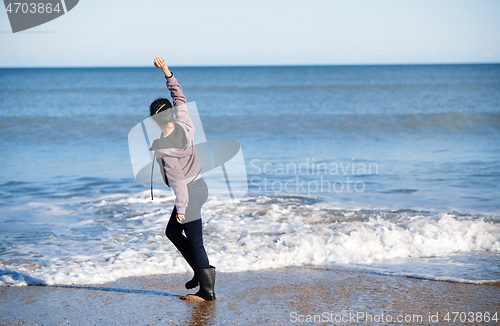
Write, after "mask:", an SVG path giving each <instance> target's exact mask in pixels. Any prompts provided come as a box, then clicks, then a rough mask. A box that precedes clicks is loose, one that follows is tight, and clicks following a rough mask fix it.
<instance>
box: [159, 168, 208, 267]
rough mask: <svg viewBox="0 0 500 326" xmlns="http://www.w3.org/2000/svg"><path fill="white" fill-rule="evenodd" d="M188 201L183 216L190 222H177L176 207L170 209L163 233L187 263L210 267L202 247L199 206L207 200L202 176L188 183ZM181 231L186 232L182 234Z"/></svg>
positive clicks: (194, 265) (205, 186)
mask: <svg viewBox="0 0 500 326" xmlns="http://www.w3.org/2000/svg"><path fill="white" fill-rule="evenodd" d="M188 193H189V202H188V207H187V208H186V214H184V215H185V218H186V220H189V221H191V222H187V223H185V224H181V223H179V222H177V220H176V215H177V207H174V209H173V210H172V215H170V220H169V221H168V224H167V229H166V230H165V234H166V236H167V237H168V239H169V240H170V241H172V243H173V244H174V246H175V247H176V248H177V249H179V251H180V252H181V254H182V256H184V258H185V259H186V261H187V262H188V264H189V265H190V266H191V268H193V270H194V269H195V267H198V268H210V264H209V262H208V257H207V253H206V251H205V248H204V247H203V230H202V224H201V206H203V204H204V203H205V202H206V201H207V198H208V187H207V184H206V183H205V180H204V179H203V178H200V179H198V180H195V181H193V182H191V183H190V184H188ZM182 231H184V233H185V234H186V235H185V236H184V235H183V234H182Z"/></svg>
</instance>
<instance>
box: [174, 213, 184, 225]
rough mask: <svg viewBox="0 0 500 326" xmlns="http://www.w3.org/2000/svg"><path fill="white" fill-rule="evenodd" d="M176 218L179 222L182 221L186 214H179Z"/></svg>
mask: <svg viewBox="0 0 500 326" xmlns="http://www.w3.org/2000/svg"><path fill="white" fill-rule="evenodd" d="M176 219H177V222H178V223H181V221H182V220H183V219H184V214H177V216H176Z"/></svg>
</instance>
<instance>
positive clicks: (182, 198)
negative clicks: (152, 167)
mask: <svg viewBox="0 0 500 326" xmlns="http://www.w3.org/2000/svg"><path fill="white" fill-rule="evenodd" d="M167 88H168V89H169V90H170V96H171V97H172V100H173V105H174V107H173V110H174V114H175V117H176V118H175V120H174V123H175V124H177V125H178V126H180V127H181V128H182V130H183V131H184V134H185V136H186V140H187V143H186V145H185V146H184V147H183V148H180V149H179V148H175V147H170V148H164V146H162V142H161V139H162V137H163V133H162V134H161V136H160V138H159V139H156V140H155V141H154V142H153V144H152V146H151V148H150V149H149V150H150V151H152V150H154V151H155V159H156V161H157V162H158V164H159V165H160V167H162V168H161V174H162V177H163V181H165V183H166V184H167V186H169V187H170V188H172V190H173V191H174V194H175V206H176V207H177V213H178V214H185V212H186V207H187V206H188V202H189V194H188V188H187V184H188V183H190V182H191V181H193V180H194V179H195V178H196V176H197V175H198V173H199V172H200V171H201V169H202V166H201V164H200V159H199V158H198V155H197V154H196V149H195V147H194V125H193V121H192V120H191V116H190V115H189V113H188V111H187V104H186V97H185V96H184V94H183V93H182V88H181V85H179V83H178V82H177V79H176V78H175V77H174V76H173V75H172V76H171V77H168V78H167Z"/></svg>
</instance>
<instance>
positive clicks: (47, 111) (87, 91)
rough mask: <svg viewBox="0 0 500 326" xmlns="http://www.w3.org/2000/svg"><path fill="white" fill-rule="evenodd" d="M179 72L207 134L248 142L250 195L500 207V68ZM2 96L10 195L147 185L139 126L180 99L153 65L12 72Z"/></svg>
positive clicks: (2, 80) (5, 193) (2, 81)
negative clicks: (162, 100) (132, 139)
mask: <svg viewBox="0 0 500 326" xmlns="http://www.w3.org/2000/svg"><path fill="white" fill-rule="evenodd" d="M173 71H175V74H176V76H177V77H178V80H179V82H180V83H181V85H182V86H183V89H184V92H185V95H186V96H187V98H188V101H195V102H196V104H197V108H198V111H199V112H200V116H201V119H202V123H203V126H204V129H205V133H206V135H207V138H209V139H210V138H228V139H234V140H237V141H238V142H240V144H241V145H242V150H243V153H244V157H245V161H246V164H247V172H248V179H249V182H250V192H253V193H259V192H260V193H267V194H270V193H277V192H281V193H291V192H297V191H298V192H300V193H304V192H305V193H306V194H307V193H309V194H315V195H318V196H319V195H321V196H327V197H330V198H332V199H333V200H337V201H341V202H355V203H357V204H361V205H363V204H365V205H366V206H373V205H382V206H386V207H397V208H409V207H427V208H438V209H441V208H444V209H458V210H466V211H471V210H472V211H476V210H477V211H481V212H486V213H487V212H490V213H495V212H496V213H497V212H498V210H499V208H500V201H499V193H500V192H499V190H500V186H499V181H500V163H499V162H500V146H499V145H498V144H499V143H500V142H499V140H500V91H499V90H500V65H413V66H317V67H316V66H313V67H210V68H208V67H207V68H173ZM0 93H1V95H0V114H1V124H0V140H1V146H2V148H1V149H2V156H1V162H2V169H1V172H0V183H1V186H0V192H1V193H0V194H1V195H0V200H2V201H3V202H4V203H8V202H10V201H12V200H30V198H31V196H37V197H38V196H46V197H48V198H50V197H59V196H74V195H88V194H91V193H92V191H93V190H96V189H98V190H99V191H101V192H104V193H106V192H107V191H110V192H113V191H118V192H128V191H131V190H132V191H135V190H136V189H137V185H136V184H135V182H134V179H133V174H132V169H131V165H130V162H129V161H130V160H129V154H128V146H127V134H128V132H129V130H130V129H131V128H132V127H133V126H134V125H135V124H136V123H138V122H140V121H141V120H142V119H144V118H145V117H147V112H148V105H149V103H150V102H151V101H152V100H154V99H155V98H157V97H160V96H168V93H167V91H166V88H165V85H164V78H163V76H162V75H161V72H159V71H158V70H156V69H154V68H123V69H120V68H96V69H92V68H81V69H2V70H0ZM315 163H316V164H320V165H319V166H318V168H317V169H315V166H314V164H315ZM321 163H322V164H321ZM300 164H302V173H300V172H298V171H297V170H293V169H292V168H293V167H294V166H295V168H298V167H299V165H300ZM348 164H349V165H348ZM286 166H288V167H289V169H288V170H285V171H284V170H283V167H286ZM369 166H371V167H372V169H371V170H370V171H368V170H367V168H368V167H369ZM264 167H265V168H266V169H265V171H266V172H264ZM353 167H354V169H353ZM358 172H359V173H358ZM321 177H323V178H321ZM297 178H298V179H297ZM347 178H349V180H347ZM287 181H289V183H288V185H289V187H288V188H287V189H288V190H285V189H284V184H285V183H286V182H287ZM303 181H304V182H306V184H307V182H309V183H310V184H309V186H306V188H304V187H297V186H296V183H298V184H300V183H301V182H303ZM356 181H359V182H358V184H357V188H356V189H354V188H353V186H354V183H355V182H356ZM273 182H274V188H273V187H270V186H271V185H272V184H273ZM321 182H323V183H324V182H329V183H330V186H329V189H326V186H327V184H326V183H325V184H324V185H325V187H324V188H323V189H319V190H315V183H317V184H318V185H319V184H320V183H321ZM335 182H336V184H335ZM351 182H353V183H352V184H351ZM111 185H112V186H111ZM334 185H335V188H333V186H334ZM293 186H295V187H293ZM348 187H349V189H348ZM292 189H294V190H293V191H289V190H292ZM349 190H351V192H349ZM356 190H357V191H356ZM360 190H363V191H362V192H358V191H360Z"/></svg>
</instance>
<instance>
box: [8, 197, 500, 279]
mask: <svg viewBox="0 0 500 326" xmlns="http://www.w3.org/2000/svg"><path fill="white" fill-rule="evenodd" d="M173 200H174V198H173V197H172V196H171V192H168V191H161V190H158V191H156V192H155V200H154V201H153V202H152V201H151V200H150V198H149V192H148V191H145V192H141V193H138V194H135V195H132V196H130V195H123V194H115V195H111V196H102V197H99V198H80V199H75V200H72V201H68V202H60V203H51V204H45V203H30V204H27V205H26V206H24V207H15V208H12V209H10V210H5V211H4V213H6V216H10V219H9V218H6V219H5V223H4V225H6V226H7V228H6V229H5V230H4V231H3V232H1V233H0V236H1V237H2V242H3V243H4V250H3V253H2V259H1V260H2V261H1V264H0V285H28V284H99V283H105V282H109V281H113V280H116V279H118V278H121V277H128V276H138V275H152V274H165V273H177V272H188V271H189V270H190V268H189V266H188V265H187V264H186V263H185V261H184V260H183V258H182V257H181V256H180V254H179V253H178V252H177V250H176V249H175V248H174V246H173V245H172V244H171V243H170V242H169V241H168V239H166V237H165V236H164V234H163V232H164V228H165V225H166V224H167V222H168V219H169V216H170V211H171V209H172V207H173ZM23 209H24V210H25V212H26V213H25V214H24V216H20V214H19V212H20V211H22V210H23ZM203 222H204V242H205V247H206V250H207V253H208V256H209V259H210V263H211V264H212V265H214V266H216V267H217V269H218V271H220V272H237V271H247V270H259V269H266V268H279V267H286V266H301V265H312V266H320V267H329V266H346V267H349V268H360V269H364V270H371V271H374V272H379V273H385V274H390V275H404V276H411V277H423V278H428V279H446V280H453V281H461V282H476V283H478V282H484V281H498V280H499V279H500V262H498V257H499V254H500V225H499V223H498V220H497V219H496V218H490V219H489V220H486V219H485V218H484V217H477V216H476V217H474V216H471V215H467V216H457V215H453V214H451V213H433V212H419V211H388V210H368V211H365V210H362V209H361V208H358V209H341V208H339V205H338V203H337V204H334V203H328V202H322V201H314V200H312V199H310V198H306V197H277V198H276V197H265V196H261V197H249V198H245V199H244V200H242V201H237V200H235V201H227V200H225V201H222V200H219V199H217V198H214V197H210V198H209V200H208V202H207V203H206V204H205V205H204V207H203ZM9 225H10V227H9ZM21 226H22V229H20V227H21ZM474 252H477V253H484V254H485V255H491V257H496V258H495V259H497V263H494V262H493V263H491V264H490V265H489V269H488V271H489V272H491V273H489V274H488V273H487V272H485V273H483V274H482V275H479V276H478V275H472V274H467V273H466V272H465V274H464V272H463V271H461V270H460V267H459V266H461V265H463V264H462V263H460V264H459V263H456V264H451V263H449V260H448V263H447V262H446V259H448V257H453V256H460V257H465V256H466V255H469V254H470V253H474ZM432 259H438V260H439V259H441V261H440V263H439V264H434V263H433V264H434V265H433V267H434V269H433V268H430V269H429V268H428V267H429V266H430V265H429V264H430V263H429V262H430V261H431V262H436V261H437V260H432ZM467 259H468V258H467ZM467 259H465V261H464V262H463V263H464V264H470V265H474V264H476V265H477V262H475V261H474V259H472V258H470V259H468V260H467ZM420 262H421V263H422V264H420ZM431 265H432V264H431ZM438 265H439V266H441V267H442V266H446V268H445V269H446V270H447V273H445V274H442V273H441V271H443V270H444V268H437V267H436V266H438ZM419 266H420V267H419ZM422 266H424V267H422ZM425 266H427V267H425ZM477 266H479V267H477V269H480V268H481V266H480V265H477ZM450 268H451V272H450ZM454 268H456V270H455V271H456V273H455V274H454V273H453V269H454ZM478 277H480V278H479V279H478Z"/></svg>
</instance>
